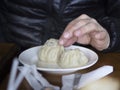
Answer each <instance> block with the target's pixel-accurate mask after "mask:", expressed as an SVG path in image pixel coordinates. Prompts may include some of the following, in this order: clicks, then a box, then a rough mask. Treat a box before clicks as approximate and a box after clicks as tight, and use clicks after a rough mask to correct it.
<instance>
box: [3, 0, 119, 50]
mask: <svg viewBox="0 0 120 90" xmlns="http://www.w3.org/2000/svg"><path fill="white" fill-rule="evenodd" d="M1 11H2V15H3V17H4V20H2V30H3V33H4V36H5V39H6V40H7V41H8V42H13V43H16V44H18V45H19V46H20V47H22V48H29V47H32V46H36V45H41V44H43V43H44V42H45V41H46V40H48V39H49V38H56V39H59V44H61V45H64V46H69V45H71V44H75V43H78V44H79V45H82V44H83V45H91V46H92V47H94V48H95V49H96V50H98V51H103V52H113V51H120V0H2V1H1Z"/></svg>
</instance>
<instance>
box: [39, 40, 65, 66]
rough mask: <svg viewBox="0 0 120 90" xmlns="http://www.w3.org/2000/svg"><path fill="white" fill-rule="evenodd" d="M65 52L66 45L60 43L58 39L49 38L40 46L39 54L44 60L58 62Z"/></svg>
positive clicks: (41, 59)
mask: <svg viewBox="0 0 120 90" xmlns="http://www.w3.org/2000/svg"><path fill="white" fill-rule="evenodd" d="M63 52H64V47H63V46H61V45H59V44H58V40H56V39H49V40H47V41H46V43H45V44H44V45H43V46H42V47H41V48H40V51H39V55H38V56H39V59H40V61H42V62H46V63H53V64H56V63H57V61H58V59H59V58H60V55H61V54H62V53H63Z"/></svg>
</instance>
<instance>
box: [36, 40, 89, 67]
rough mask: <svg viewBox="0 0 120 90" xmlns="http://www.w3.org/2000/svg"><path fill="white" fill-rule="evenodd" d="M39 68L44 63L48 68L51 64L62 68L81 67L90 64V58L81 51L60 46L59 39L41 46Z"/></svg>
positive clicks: (48, 41)
mask: <svg viewBox="0 0 120 90" xmlns="http://www.w3.org/2000/svg"><path fill="white" fill-rule="evenodd" d="M38 57H39V60H38V67H39V66H41V63H42V62H44V63H46V65H47V66H48V64H51V67H52V65H53V64H55V65H58V66H59V67H61V68H75V67H80V66H83V65H85V64H87V62H88V58H87V57H86V56H85V54H84V53H83V52H82V51H80V49H78V48H76V49H66V48H65V47H64V46H61V45H59V43H58V40H57V39H53V38H51V39H49V40H47V41H46V42H45V44H44V45H43V46H41V48H40V50H39V53H38Z"/></svg>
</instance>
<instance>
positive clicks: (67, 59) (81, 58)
mask: <svg viewBox="0 0 120 90" xmlns="http://www.w3.org/2000/svg"><path fill="white" fill-rule="evenodd" d="M87 62H88V58H87V57H86V56H85V55H84V53H83V52H81V51H80V50H79V49H70V50H66V51H64V52H63V54H62V55H61V57H60V60H59V61H58V64H59V65H60V66H61V67H62V68H74V67H79V66H83V65H85V64H86V63H87Z"/></svg>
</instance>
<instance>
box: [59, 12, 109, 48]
mask: <svg viewBox="0 0 120 90" xmlns="http://www.w3.org/2000/svg"><path fill="white" fill-rule="evenodd" d="M75 42H77V43H80V44H86V45H87V44H90V45H91V46H93V47H94V48H96V49H97V50H104V49H106V48H107V47H108V46H109V43H110V37H109V34H108V32H107V31H106V29H105V28H103V27H102V26H101V25H100V24H99V23H98V22H97V21H96V20H95V19H93V18H91V17H89V16H88V15H86V14H83V15H81V16H79V17H78V18H76V19H75V20H73V21H71V22H70V23H69V24H68V26H67V27H66V28H65V30H64V32H63V34H62V35H61V37H60V39H59V44H60V45H64V46H69V45H72V44H73V43H75Z"/></svg>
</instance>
